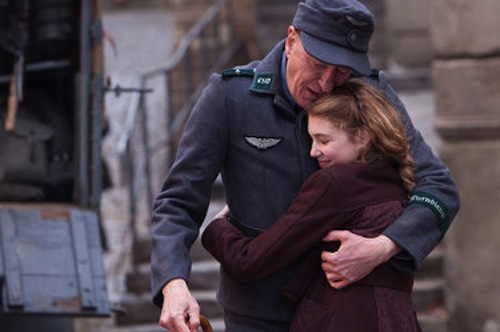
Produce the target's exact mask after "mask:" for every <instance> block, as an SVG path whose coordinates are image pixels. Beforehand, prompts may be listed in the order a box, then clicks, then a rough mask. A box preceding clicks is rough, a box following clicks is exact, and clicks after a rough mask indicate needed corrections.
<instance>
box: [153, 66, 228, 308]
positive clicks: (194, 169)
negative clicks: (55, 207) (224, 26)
mask: <svg viewBox="0 0 500 332" xmlns="http://www.w3.org/2000/svg"><path fill="white" fill-rule="evenodd" d="M223 96H224V86H223V82H222V79H221V78H220V76H218V75H213V76H212V77H211V79H210V82H209V84H208V85H207V87H206V88H205V89H204V91H203V93H202V96H201V97H200V99H199V101H198V102H197V104H196V105H195V107H194V109H193V111H192V113H191V115H190V117H189V120H188V122H187V125H186V128H185V129H184V132H183V135H182V138H181V141H180V143H179V147H178V152H177V157H176V160H175V162H174V164H173V166H172V167H171V169H170V171H169V174H168V175H167V177H166V179H165V180H164V182H163V185H162V188H161V191H160V193H159V194H158V195H157V197H156V198H155V201H154V207H153V213H152V226H151V233H152V234H151V236H152V256H151V269H152V270H151V273H152V274H151V288H152V295H153V302H154V303H155V304H156V305H158V306H161V305H162V302H163V297H162V294H161V289H162V288H163V286H164V285H165V284H166V283H167V282H168V281H170V280H172V279H175V278H183V279H185V280H188V278H189V273H190V269H191V258H190V248H191V246H192V244H193V242H194V241H195V239H196V237H197V235H198V232H199V227H200V225H201V223H202V222H203V220H204V218H205V215H206V211H207V208H208V204H209V200H210V193H211V188H212V184H213V182H214V180H215V178H216V177H217V175H218V173H219V171H220V169H221V165H222V163H223V160H224V158H225V154H226V149H227V121H226V109H225V107H224V105H225V102H224V97H223Z"/></svg>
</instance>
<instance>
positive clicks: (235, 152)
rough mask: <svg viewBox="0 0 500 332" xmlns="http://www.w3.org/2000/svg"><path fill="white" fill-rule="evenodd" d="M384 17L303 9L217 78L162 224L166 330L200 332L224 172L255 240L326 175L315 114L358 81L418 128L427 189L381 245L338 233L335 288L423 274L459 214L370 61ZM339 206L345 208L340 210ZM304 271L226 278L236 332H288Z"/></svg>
mask: <svg viewBox="0 0 500 332" xmlns="http://www.w3.org/2000/svg"><path fill="white" fill-rule="evenodd" d="M373 29H374V17H373V15H372V13H371V12H370V11H369V10H368V9H367V8H366V7H365V6H363V5H362V4H360V3H359V2H357V1H353V0H307V1H306V2H304V3H300V4H299V7H298V10H297V13H296V15H295V17H294V19H293V22H292V25H291V26H290V27H289V29H288V35H287V37H286V40H284V41H281V42H280V43H278V44H277V45H276V46H275V48H274V49H273V50H272V51H271V52H270V53H269V54H268V55H267V56H266V57H265V58H264V59H263V60H261V61H255V62H252V63H250V64H248V65H245V66H242V67H238V68H233V69H230V70H227V71H224V72H223V73H222V74H214V75H213V76H212V77H211V79H210V82H209V84H208V86H207V87H206V88H205V90H204V92H203V94H202V96H201V98H200V99H199V101H198V102H197V104H196V106H195V107H194V109H193V112H192V114H191V117H190V119H189V121H188V124H187V126H186V129H185V131H184V134H183V137H182V140H181V143H180V146H179V150H178V156H177V159H176V161H175V163H174V165H173V167H172V169H171V170H170V173H169V174H168V176H167V178H166V180H165V182H164V185H163V187H162V190H161V192H160V193H159V194H158V196H157V198H156V202H155V209H154V213H153V216H152V222H153V226H152V238H153V256H152V273H153V274H152V292H153V297H154V298H153V300H154V302H155V304H157V305H158V306H160V307H162V312H161V316H160V325H161V326H163V327H165V328H168V329H169V330H170V331H196V329H197V327H198V325H199V306H198V304H197V302H196V300H195V299H194V298H193V297H192V295H191V293H190V292H189V289H188V286H187V281H188V279H189V273H190V267H191V260H190V257H189V252H190V248H191V246H192V244H193V242H194V241H195V239H196V237H197V235H198V232H199V228H200V226H201V223H202V222H203V220H204V217H205V214H206V210H207V207H208V204H209V199H210V193H211V186H212V183H213V181H214V180H215V178H216V177H217V175H218V174H219V173H222V178H223V181H224V188H225V195H226V201H227V204H228V205H229V208H230V211H231V214H232V216H233V217H234V219H235V220H238V222H239V223H240V227H241V228H242V229H244V230H245V231H246V232H247V233H248V235H249V236H251V235H253V234H258V233H259V232H260V231H262V230H265V229H267V228H268V227H269V226H270V225H272V224H273V223H274V222H275V220H276V219H277V218H278V217H279V216H280V215H282V214H283V213H285V212H286V210H287V208H288V206H289V204H290V203H291V201H292V200H293V198H294V197H295V196H296V194H297V192H298V190H299V188H300V186H301V184H302V182H303V181H304V179H306V178H307V177H308V176H309V175H310V174H311V173H312V172H314V171H315V170H317V168H318V166H317V164H316V162H315V161H314V160H313V159H312V158H310V156H309V148H310V138H309V136H308V134H307V123H306V120H307V116H306V112H307V109H308V108H309V107H310V106H311V104H312V103H313V102H314V101H315V100H317V99H318V97H319V96H321V95H322V94H323V93H325V92H329V91H331V90H332V89H334V88H335V87H337V86H339V85H341V84H343V83H345V82H346V81H347V80H349V78H350V77H352V76H364V77H366V79H367V80H369V81H370V82H372V83H373V84H374V85H376V86H377V87H379V88H380V89H382V90H383V91H384V92H385V94H386V96H387V98H388V99H389V100H390V101H391V103H392V104H393V105H394V106H395V107H396V108H397V109H398V111H399V112H400V115H401V118H402V120H403V121H404V123H405V125H406V127H407V135H408V138H409V140H410V143H411V151H412V156H413V158H414V159H415V161H416V163H417V169H416V173H417V178H418V184H417V188H416V190H415V193H414V195H413V197H412V199H411V201H412V202H413V203H412V204H410V205H409V206H408V207H407V208H406V209H405V212H404V213H403V215H402V216H401V217H400V218H399V219H398V220H397V221H396V222H395V223H394V225H392V226H391V227H389V228H388V229H387V230H386V231H385V232H384V234H382V235H380V236H379V237H377V238H373V239H367V238H362V237H359V236H356V235H354V234H352V233H349V232H342V231H340V232H338V231H337V232H333V233H331V234H329V239H330V240H340V241H341V242H342V245H341V247H340V249H339V250H338V252H336V253H333V254H332V253H324V254H323V259H324V264H323V268H324V270H325V273H326V275H327V278H328V280H329V281H330V284H331V285H332V287H336V288H342V287H344V286H346V285H348V284H350V283H352V282H355V281H356V280H359V279H360V278H362V277H363V276H365V275H366V274H368V273H369V272H370V271H371V270H372V269H373V268H374V267H375V266H377V265H379V264H380V263H382V262H385V261H387V260H389V259H391V261H392V262H393V264H395V265H396V266H397V267H399V268H400V269H405V270H409V271H415V270H416V269H418V268H419V267H420V266H421V264H422V262H423V260H424V258H425V257H426V256H427V254H428V253H429V252H430V251H431V250H432V249H433V248H434V247H435V246H436V245H437V243H438V242H439V241H440V239H441V238H442V236H443V235H444V233H445V232H446V230H447V228H448V226H449V224H450V222H451V220H452V219H453V217H454V216H455V214H456V213H457V211H458V207H459V199H458V193H457V189H456V187H455V184H454V182H453V180H452V179H451V177H450V174H449V171H448V169H447V168H446V166H445V165H444V164H443V163H442V162H440V161H439V160H438V159H437V158H436V157H435V156H434V155H433V153H432V151H431V149H430V148H429V146H428V145H427V144H426V143H425V142H424V141H423V139H422V137H421V136H420V133H419V132H418V131H417V130H416V129H415V128H414V127H413V125H412V123H411V120H410V118H409V117H408V114H407V112H406V110H405V109H404V106H403V104H402V103H401V102H400V101H399V99H398V98H397V96H396V94H395V92H394V91H393V89H392V88H391V87H390V86H389V85H388V84H387V82H386V78H385V77H384V75H383V74H382V73H380V72H377V71H372V70H371V69H370V65H369V61H368V57H367V52H368V45H369V41H370V37H371V34H372V32H373ZM332 204H335V202H332ZM293 272H294V267H290V268H289V269H287V270H285V271H284V272H282V273H279V274H277V275H274V276H272V277H270V278H268V279H266V280H263V281H259V282H255V283H243V282H241V281H239V280H237V279H235V278H233V277H232V276H231V275H229V274H227V273H226V272H225V271H224V269H221V284H220V288H219V291H218V300H219V302H220V304H221V305H222V307H223V308H224V311H225V324H226V331H228V332H247V331H252V332H255V331H266V332H274V331H276V332H278V331H279V332H284V331H287V330H288V326H289V322H290V320H291V317H292V312H293V308H292V307H291V306H289V305H288V304H287V303H286V301H285V300H284V299H283V298H282V297H281V296H280V292H281V290H282V288H283V286H284V285H286V282H287V280H288V279H289V277H290V275H291V274H292V273H293Z"/></svg>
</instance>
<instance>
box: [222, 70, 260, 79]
mask: <svg viewBox="0 0 500 332" xmlns="http://www.w3.org/2000/svg"><path fill="white" fill-rule="evenodd" d="M221 75H222V77H231V76H247V77H253V75H254V71H253V69H242V68H231V69H226V70H223V71H222V73H221Z"/></svg>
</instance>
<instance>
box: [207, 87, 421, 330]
mask: <svg viewBox="0 0 500 332" xmlns="http://www.w3.org/2000/svg"><path fill="white" fill-rule="evenodd" d="M308 117H309V123H308V131H309V134H310V136H311V138H312V147H311V156H312V157H314V158H316V159H317V160H318V163H319V166H320V167H321V170H319V171H317V172H315V173H314V174H312V175H311V176H310V177H309V178H308V179H307V180H306V181H305V183H304V185H303V186H302V188H301V190H300V192H299V194H298V196H297V197H296V199H295V200H294V201H293V203H292V205H291V206H290V208H289V210H288V212H287V213H286V214H285V215H284V216H282V217H281V218H280V219H279V220H278V221H277V222H276V223H275V224H274V225H273V226H272V227H271V228H269V229H268V230H267V231H265V232H263V233H261V234H260V235H258V236H256V237H246V236H245V235H244V233H243V232H241V231H240V230H239V228H238V223H237V221H236V220H234V218H231V217H230V216H229V217H228V218H225V217H220V218H217V219H215V220H214V221H213V222H212V223H211V224H210V225H209V226H208V227H207V229H206V230H205V232H204V234H203V237H202V241H203V245H204V246H205V248H206V249H207V250H208V251H209V252H210V253H212V254H213V255H214V257H215V258H216V259H217V260H219V261H220V262H221V265H222V268H223V269H225V270H226V271H227V272H228V273H231V274H233V275H234V276H235V277H237V278H238V279H240V280H241V281H242V282H245V281H249V280H256V279H260V278H264V277H267V276H269V275H271V274H273V273H275V272H276V271H278V270H280V269H282V268H285V267H287V266H288V265H290V264H291V263H295V262H297V260H299V259H300V260H301V264H300V265H299V269H298V270H297V271H296V272H295V274H294V275H293V277H292V278H291V280H290V282H289V285H288V287H287V289H285V290H284V292H283V294H284V296H286V297H287V298H288V299H289V300H291V301H293V302H297V309H296V312H295V315H294V319H293V321H292V325H291V328H290V331H294V332H304V331H349V332H367V331H374V332H376V331H378V332H401V331H405V332H412V331H420V328H419V325H418V322H417V320H416V317H415V314H414V309H413V306H412V300H411V289H412V285H413V276H412V275H410V274H407V273H404V272H401V271H398V270H396V269H395V268H393V267H392V266H391V265H390V264H389V263H385V264H382V265H381V266H379V267H377V268H376V269H375V270H373V271H372V272H371V273H370V274H369V275H368V276H366V277H365V278H363V279H362V280H360V281H358V282H356V283H354V284H352V285H350V286H348V287H345V288H343V289H340V290H337V289H334V288H332V287H330V285H329V284H328V282H327V280H326V278H325V275H324V273H323V271H322V270H321V258H320V253H321V251H323V250H325V249H329V250H331V251H334V250H336V248H335V244H334V243H330V244H327V243H324V242H322V241H321V240H322V238H323V237H324V236H325V235H326V234H327V232H329V231H330V230H332V229H334V228H335V229H346V230H351V231H353V232H355V233H357V234H359V235H363V236H368V237H375V236H377V235H379V234H380V233H381V232H382V231H383V230H384V229H385V228H386V227H387V226H388V225H389V224H391V223H392V222H393V221H394V220H395V219H396V218H397V217H398V216H399V215H400V213H401V212H402V211H403V209H404V207H405V205H406V203H407V201H408V197H409V194H410V193H411V192H412V190H413V188H414V186H415V178H414V173H413V168H414V162H413V160H412V158H411V157H410V154H409V145H408V142H407V140H406V137H405V131H404V127H403V125H402V123H401V121H400V119H399V116H398V114H397V113H396V111H395V110H394V109H393V108H392V107H391V106H390V105H389V103H388V102H387V101H386V99H385V98H384V96H383V95H382V94H381V93H380V92H378V91H377V90H376V89H375V88H373V87H371V86H370V85H369V84H367V83H365V82H363V81H362V80H358V79H353V80H351V81H350V82H348V83H346V84H345V85H343V86H342V87H339V88H336V89H335V90H334V91H333V92H332V93H330V94H328V95H325V96H324V97H322V98H321V99H319V100H318V101H317V102H316V103H315V105H314V106H313V108H312V109H311V110H310V111H309V114H308ZM228 219H229V221H231V222H228ZM233 224H234V225H233ZM235 225H236V226H235Z"/></svg>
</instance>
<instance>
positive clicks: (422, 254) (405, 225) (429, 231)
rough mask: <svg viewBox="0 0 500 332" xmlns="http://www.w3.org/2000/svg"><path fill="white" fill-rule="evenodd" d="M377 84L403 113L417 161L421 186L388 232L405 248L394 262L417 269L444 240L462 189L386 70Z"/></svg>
mask: <svg viewBox="0 0 500 332" xmlns="http://www.w3.org/2000/svg"><path fill="white" fill-rule="evenodd" d="M376 84H377V85H378V87H379V88H380V89H381V90H383V91H384V92H385V95H386V97H387V98H388V99H389V101H390V102H391V104H392V105H393V106H394V107H396V109H397V110H398V112H399V113H400V116H401V119H402V120H403V123H404V124H405V127H406V131H407V137H408V139H409V142H410V149H411V150H410V151H411V154H412V157H413V158H414V160H415V162H416V177H417V186H416V188H415V191H414V193H413V195H412V197H411V199H410V204H409V205H408V207H407V208H406V209H405V210H404V212H403V214H402V215H401V216H400V217H399V218H398V219H397V220H396V222H395V223H394V224H393V225H391V226H390V227H388V228H387V229H386V231H385V232H384V234H385V235H386V236H388V237H389V238H391V239H392V240H393V241H395V242H396V243H398V244H399V245H400V246H402V247H403V249H404V250H403V251H402V252H401V253H400V254H399V255H396V256H395V257H394V258H393V259H392V263H393V264H394V265H395V266H397V267H398V268H400V269H403V270H406V271H410V272H415V271H416V270H418V269H420V267H421V266H422V263H423V261H424V259H425V258H426V257H427V255H428V254H429V253H430V252H431V251H432V250H433V249H434V248H435V247H436V245H437V244H438V243H439V242H440V241H441V239H442V238H443V236H444V235H445V233H446V231H447V230H448V228H449V226H450V224H451V222H452V221H453V219H454V217H455V216H456V214H457V213H458V210H459V207H460V199H459V194H458V189H457V186H456V184H455V182H454V180H453V178H452V176H451V174H450V171H449V169H448V168H447V166H446V165H445V164H444V163H443V162H442V161H441V160H439V159H438V158H437V157H436V156H435V155H434V154H433V152H432V150H431V148H430V147H429V145H428V144H427V143H426V142H425V141H424V139H423V138H422V136H421V134H420V132H419V131H418V130H417V129H416V128H415V127H414V125H413V123H412V121H411V119H410V117H409V115H408V113H407V111H406V109H405V107H404V105H403V103H402V102H401V100H400V99H399V98H398V97H397V95H396V93H395V91H394V90H393V89H392V87H390V86H389V84H388V83H387V79H386V77H385V75H384V74H383V73H379V75H378V82H377V83H376Z"/></svg>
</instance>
